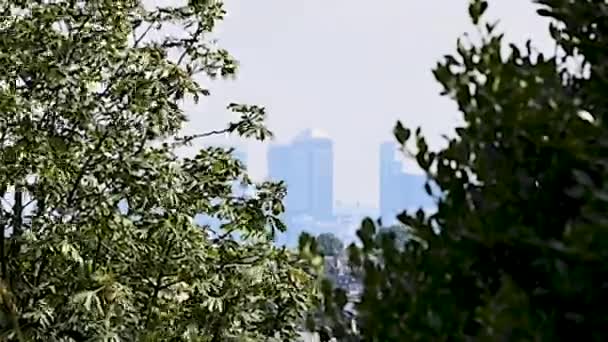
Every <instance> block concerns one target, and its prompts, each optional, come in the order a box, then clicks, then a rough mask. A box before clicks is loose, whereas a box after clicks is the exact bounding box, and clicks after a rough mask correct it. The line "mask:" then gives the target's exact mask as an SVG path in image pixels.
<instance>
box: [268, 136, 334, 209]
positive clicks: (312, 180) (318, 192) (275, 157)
mask: <svg viewBox="0 0 608 342" xmlns="http://www.w3.org/2000/svg"><path fill="white" fill-rule="evenodd" d="M268 174H269V177H270V179H272V180H283V181H285V183H286V184H287V198H286V200H285V207H286V210H287V216H288V217H293V216H297V215H308V216H311V217H313V218H315V219H318V220H326V219H330V218H331V217H332V216H333V143H332V141H331V139H329V137H328V136H327V135H326V134H324V133H322V132H321V131H318V130H313V129H307V130H305V131H303V132H302V133H300V134H299V135H298V136H297V137H296V138H295V139H294V140H293V141H292V143H291V144H288V145H274V146H271V147H270V148H269V150H268Z"/></svg>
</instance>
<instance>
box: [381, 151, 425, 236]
mask: <svg viewBox="0 0 608 342" xmlns="http://www.w3.org/2000/svg"><path fill="white" fill-rule="evenodd" d="M398 153H400V152H398V149H397V145H396V144H394V143H384V144H382V145H381V146H380V217H381V218H382V221H383V223H385V224H389V225H390V224H392V223H394V222H395V220H396V216H397V215H398V214H399V213H400V212H402V211H403V210H406V209H408V210H412V209H417V208H419V207H426V206H429V205H430V204H432V200H431V198H430V197H429V196H428V195H427V194H426V193H425V191H424V183H425V181H426V177H425V176H424V175H416V174H408V173H405V172H404V171H403V163H402V162H401V161H400V160H399V159H398V157H397V154H398Z"/></svg>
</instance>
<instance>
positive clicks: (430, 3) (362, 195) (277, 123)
mask: <svg viewBox="0 0 608 342" xmlns="http://www.w3.org/2000/svg"><path fill="white" fill-rule="evenodd" d="M466 4H467V0H374V1H364V0H240V1H238V0H228V2H227V10H228V12H229V13H228V17H227V19H226V21H225V22H224V23H223V24H222V25H221V27H220V30H219V32H218V38H219V39H220V43H221V45H222V46H223V47H226V48H228V49H229V50H230V51H231V53H232V54H233V55H235V57H236V58H237V59H238V60H239V61H240V63H241V70H240V73H239V76H238V78H237V79H236V80H234V81H221V82H215V83H212V84H210V88H211V90H212V96H211V97H210V98H208V99H206V100H205V101H204V103H202V104H199V105H197V106H196V107H193V106H189V107H187V111H188V113H189V114H190V115H191V116H190V117H191V122H190V123H189V126H188V127H187V130H188V132H194V131H199V132H200V131H207V130H209V129H213V128H222V125H223V123H224V122H226V120H228V119H229V118H230V116H229V115H228V114H226V111H225V110H224V107H225V105H226V104H227V103H229V102H232V101H235V102H247V103H254V104H259V105H263V106H265V107H266V108H267V109H268V111H269V118H268V126H269V127H270V129H271V130H273V131H274V133H275V134H276V140H277V142H286V141H289V140H290V139H292V138H293V137H294V136H295V135H296V134H297V133H298V132H299V131H301V130H303V129H304V128H307V127H313V128H319V129H322V130H324V131H325V132H327V133H328V134H329V135H330V136H331V137H332V138H333V140H334V155H335V160H334V169H335V184H334V192H335V198H336V199H337V200H339V201H342V202H347V203H355V202H360V203H361V204H364V205H372V206H376V205H377V201H378V149H379V144H380V143H381V142H383V141H387V140H391V139H392V134H391V130H392V127H393V125H394V123H395V121H396V120H397V119H400V120H402V121H403V122H404V123H405V124H407V125H411V126H416V125H421V126H422V128H423V131H424V132H426V133H427V136H428V138H429V139H430V143H431V146H437V145H438V144H440V143H441V138H440V137H439V136H440V134H444V133H447V134H450V132H451V131H452V129H453V128H454V126H455V124H456V123H457V122H458V119H459V113H458V112H457V110H456V107H455V104H454V103H453V102H452V101H451V100H449V99H447V98H443V97H440V96H439V85H438V84H437V82H436V81H435V80H434V78H433V76H432V74H431V68H432V67H433V66H434V65H435V64H436V62H437V61H438V60H439V59H440V58H441V57H442V56H443V55H445V54H448V53H452V52H454V51H455V44H456V39H457V38H458V37H459V36H460V35H462V33H464V32H466V31H469V32H474V29H473V28H472V26H470V24H469V20H468V17H467V5H466ZM488 15H489V18H493V19H494V18H495V19H500V21H501V24H500V26H499V29H500V30H502V31H505V32H506V37H507V39H508V40H509V41H512V42H515V43H517V44H519V45H523V42H525V40H526V39H527V38H532V39H533V41H534V45H535V46H536V47H538V48H539V49H541V50H545V51H550V50H551V47H552V46H553V44H552V42H551V41H550V39H549V37H548V33H547V28H546V26H547V23H546V22H545V21H543V20H542V19H541V18H540V17H538V16H537V15H536V13H535V5H533V3H532V0H494V1H490V9H489V11H488ZM208 142H209V141H208ZM201 144H202V142H201ZM266 147H267V146H266V145H262V144H258V143H247V144H246V151H247V152H248V155H249V165H250V172H251V173H252V175H254V176H256V177H258V178H262V177H264V176H265V175H266Z"/></svg>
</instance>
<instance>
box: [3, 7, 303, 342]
mask: <svg viewBox="0 0 608 342" xmlns="http://www.w3.org/2000/svg"><path fill="white" fill-rule="evenodd" d="M0 12H1V15H0V66H1V67H0V197H2V201H3V202H2V206H0V224H1V225H2V229H1V230H2V234H1V235H0V276H1V277H0V278H1V279H0V285H1V286H0V303H1V306H0V308H1V310H0V330H1V333H2V337H0V339H2V340H20V341H169V340H170V341H182V340H183V341H261V340H265V341H273V340H276V341H279V340H280V341H284V340H289V339H293V338H294V336H296V332H297V331H298V329H299V324H300V318H301V317H302V315H303V313H304V312H306V311H307V307H308V303H309V302H310V300H311V299H312V298H313V296H314V286H312V284H313V283H312V282H313V277H312V275H311V274H312V273H311V270H312V269H311V264H310V262H309V261H308V259H305V258H303V256H301V255H297V254H296V253H295V252H290V251H288V250H286V249H284V248H278V247H275V246H274V245H273V243H272V237H273V235H274V232H275V231H282V230H284V229H285V227H284V225H283V224H282V223H281V221H280V220H279V219H278V215H279V214H280V213H281V212H282V211H283V205H282V199H283V197H284V194H285V190H284V189H283V188H282V187H281V186H279V185H277V184H273V183H267V182H264V183H256V182H253V181H252V180H251V179H250V178H249V177H248V176H247V174H246V170H245V169H244V167H243V165H242V163H241V162H239V161H238V160H235V158H233V157H232V156H231V154H230V151H229V150H226V149H221V148H206V149H203V150H201V151H199V152H198V153H197V154H196V156H194V157H188V158H182V157H178V156H177V154H176V149H177V148H180V147H182V146H186V145H188V144H190V143H191V142H192V141H193V140H194V139H201V138H205V137H207V136H210V135H213V134H220V133H234V134H239V135H241V136H244V137H248V138H256V139H262V140H263V139H265V138H267V137H269V136H270V132H269V131H268V130H267V129H266V128H265V127H264V125H263V120H264V117H265V112H264V108H262V107H258V106H251V105H244V104H230V105H229V106H228V108H229V109H230V110H232V111H233V112H235V113H236V115H237V116H238V119H237V120H235V121H234V122H230V123H228V125H227V127H226V128H223V129H211V130H210V131H209V132H203V133H201V134H197V135H193V136H181V135H180V129H181V128H182V127H183V125H184V123H185V122H186V121H187V116H186V115H185V113H184V112H183V111H182V109H181V106H180V105H181V104H182V103H183V102H184V101H199V99H201V98H202V97H204V96H207V95H209V91H208V90H207V88H206V87H205V86H204V84H203V83H202V82H204V81H210V80H212V79H213V78H216V77H230V76H233V75H234V74H235V72H236V69H237V63H236V61H235V60H234V59H233V58H232V57H231V56H230V55H229V54H228V52H227V51H225V50H223V49H221V48H219V47H218V46H217V45H216V44H215V42H214V41H212V40H210V39H209V38H208V37H209V33H210V32H212V31H213V29H214V27H215V26H216V24H217V23H218V22H219V21H220V20H221V19H222V18H223V16H224V14H225V11H224V9H223V6H222V2H221V1H188V2H185V3H184V4H183V5H176V6H170V5H168V6H161V7H151V6H149V5H148V3H147V2H144V1H139V0H112V1H71V0H58V1H34V0H23V1H16V0H3V1H0ZM169 26H170V27H171V31H172V32H179V34H176V35H166V34H163V31H162V30H163V29H164V28H165V27H169ZM237 182H241V183H245V184H247V185H249V186H251V187H253V188H254V191H253V192H254V194H253V195H243V196H237V195H236V194H235V193H234V191H233V185H234V184H235V183H237ZM200 214H202V215H207V216H210V217H214V218H217V219H219V220H220V221H221V223H222V224H221V227H219V228H217V227H215V228H214V227H209V226H204V227H200V226H197V225H196V224H195V223H194V222H193V218H194V216H195V215H200ZM235 234H238V236H239V241H238V242H237V241H235V240H234V239H233V236H234V235H235Z"/></svg>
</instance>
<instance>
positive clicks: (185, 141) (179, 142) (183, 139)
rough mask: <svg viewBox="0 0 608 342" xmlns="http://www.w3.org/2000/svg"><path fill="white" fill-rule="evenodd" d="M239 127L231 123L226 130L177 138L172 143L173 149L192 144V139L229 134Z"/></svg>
mask: <svg viewBox="0 0 608 342" xmlns="http://www.w3.org/2000/svg"><path fill="white" fill-rule="evenodd" d="M239 126H240V124H239V123H231V124H230V125H229V126H228V127H227V128H224V129H220V130H213V131H209V132H205V133H199V134H194V135H187V136H183V137H178V138H176V139H175V140H176V142H175V143H173V147H177V146H183V145H186V144H188V143H190V142H192V140H194V139H200V138H207V137H210V136H212V135H219V134H230V133H232V132H234V131H235V130H236V129H237V128H238V127H239Z"/></svg>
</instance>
